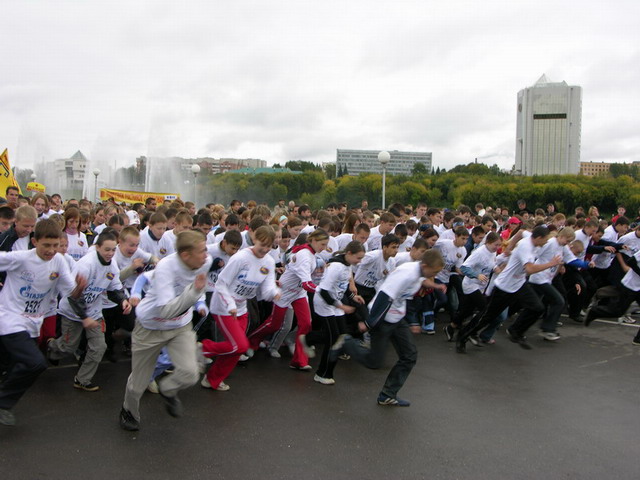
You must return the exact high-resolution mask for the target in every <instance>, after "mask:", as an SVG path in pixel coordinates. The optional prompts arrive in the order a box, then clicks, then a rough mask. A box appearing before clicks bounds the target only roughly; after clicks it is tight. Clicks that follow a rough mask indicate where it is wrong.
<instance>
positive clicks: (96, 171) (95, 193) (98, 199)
mask: <svg viewBox="0 0 640 480" xmlns="http://www.w3.org/2000/svg"><path fill="white" fill-rule="evenodd" d="M93 175H94V176H95V177H96V181H95V183H94V184H93V196H94V197H95V200H96V202H98V201H100V196H99V195H98V175H100V169H99V168H95V169H94V170H93Z"/></svg>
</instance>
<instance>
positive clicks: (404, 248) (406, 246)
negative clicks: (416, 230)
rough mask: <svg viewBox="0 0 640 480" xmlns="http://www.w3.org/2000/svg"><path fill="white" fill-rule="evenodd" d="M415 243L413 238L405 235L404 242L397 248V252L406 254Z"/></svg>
mask: <svg viewBox="0 0 640 480" xmlns="http://www.w3.org/2000/svg"><path fill="white" fill-rule="evenodd" d="M415 241H416V239H415V238H413V237H412V236H410V235H407V238H406V240H405V241H404V242H402V243H401V244H400V246H399V247H398V252H408V251H409V250H411V247H413V243H414V242H415Z"/></svg>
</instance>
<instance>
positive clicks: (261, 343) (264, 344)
mask: <svg viewBox="0 0 640 480" xmlns="http://www.w3.org/2000/svg"><path fill="white" fill-rule="evenodd" d="M268 346H269V345H268V344H267V342H264V341H263V342H260V348H267V347H268Z"/></svg>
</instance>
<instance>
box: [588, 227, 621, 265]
mask: <svg viewBox="0 0 640 480" xmlns="http://www.w3.org/2000/svg"><path fill="white" fill-rule="evenodd" d="M602 240H606V241H608V242H617V241H618V232H616V229H615V228H614V226H613V225H609V226H608V227H607V228H605V229H604V235H603V236H602ZM613 257H614V254H612V253H610V252H607V251H606V250H605V251H604V252H602V253H599V254H597V255H594V256H593V259H592V260H593V263H594V264H595V266H596V268H600V269H603V270H605V269H607V268H609V267H610V266H611V262H612V261H613Z"/></svg>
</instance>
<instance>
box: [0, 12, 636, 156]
mask: <svg viewBox="0 0 640 480" xmlns="http://www.w3.org/2000/svg"><path fill="white" fill-rule="evenodd" d="M2 18H3V21H2V27H1V28H0V59H1V60H2V73H1V75H0V149H2V148H4V147H7V148H9V153H10V159H11V161H12V164H13V165H17V166H18V167H31V166H32V164H33V162H34V160H38V161H39V160H40V159H42V158H44V159H45V160H50V159H54V158H64V157H68V156H70V155H72V154H73V153H74V152H75V151H77V150H81V151H82V152H83V153H84V154H85V155H86V156H87V157H89V158H90V159H91V160H92V161H94V162H96V163H100V162H110V164H113V162H114V161H115V162H117V164H118V166H125V165H130V164H133V162H134V160H135V158H136V157H137V156H139V155H177V156H182V157H204V156H213V157H220V156H226V157H239V158H246V157H253V158H262V159H265V160H267V161H268V162H269V163H274V162H280V163H282V162H286V161H287V160H291V159H302V160H309V161H313V162H323V161H335V151H336V149H337V148H363V149H388V150H393V149H397V150H412V151H428V152H433V159H434V166H440V167H444V168H450V167H452V166H454V165H457V164H460V163H468V162H470V161H473V159H474V158H475V157H478V158H479V159H484V160H483V161H484V162H486V163H488V164H493V163H497V164H498V165H499V166H500V167H502V168H510V167H511V166H512V164H513V162H514V152H515V121H516V95H517V92H518V90H520V89H522V88H524V87H527V86H530V85H532V84H533V83H535V81H536V80H537V79H538V78H539V77H540V76H541V75H542V74H543V73H545V74H546V75H547V76H548V77H549V79H550V80H552V81H562V80H565V81H566V82H567V83H569V84H570V85H579V86H581V87H583V114H582V120H583V122H582V125H583V127H582V149H581V150H582V158H581V159H582V160H583V161H588V160H593V161H600V160H607V161H627V162H629V161H634V160H640V153H639V152H640V121H639V120H638V118H639V116H640V114H639V110H640V108H639V107H640V34H639V33H638V32H639V30H640V29H639V28H638V18H640V3H639V2H637V0H636V1H627V0H623V1H617V2H612V3H603V2H596V1H593V0H583V1H573V0H571V1H563V2H558V1H557V0H556V1H545V0H535V1H529V0H518V1H486V0H485V1H477V0H476V1H465V2H461V1H454V0H450V1H448V2H430V1H426V0H418V1H413V0H411V1H409V0H407V1H402V0H396V1H393V2H392V1H388V0H387V1H384V2H382V1H374V0H362V1H355V0H342V1H332V0H323V1H306V0H297V1H277V0H270V1H267V0H258V1H242V0H235V1H233V2H222V1H211V0H209V1H203V2H200V1H191V0H188V1H184V2H177V1H175V0H171V1H159V0H154V1H141V0H136V1H126V2H121V1H114V0H110V1H108V2H107V1H100V2H98V1H91V0H86V1H82V2H79V1H53V0H43V1H37V0H29V1H25V0H20V1H6V0H5V1H3V2H2Z"/></svg>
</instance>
